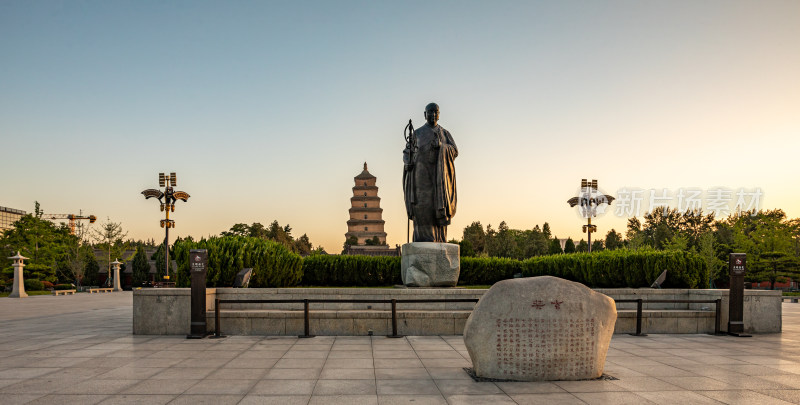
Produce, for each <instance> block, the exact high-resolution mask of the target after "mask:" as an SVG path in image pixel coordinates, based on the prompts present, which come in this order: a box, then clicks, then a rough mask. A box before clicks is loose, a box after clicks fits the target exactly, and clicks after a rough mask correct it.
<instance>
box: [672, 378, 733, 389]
mask: <svg viewBox="0 0 800 405" xmlns="http://www.w3.org/2000/svg"><path fill="white" fill-rule="evenodd" d="M658 379H660V380H663V381H666V382H668V383H670V384H672V385H675V386H678V387H681V388H682V389H684V390H690V391H710V390H717V391H718V390H735V389H738V388H740V387H737V386H735V385H732V384H728V383H726V382H723V381H720V380H715V379H713V378H710V377H658Z"/></svg>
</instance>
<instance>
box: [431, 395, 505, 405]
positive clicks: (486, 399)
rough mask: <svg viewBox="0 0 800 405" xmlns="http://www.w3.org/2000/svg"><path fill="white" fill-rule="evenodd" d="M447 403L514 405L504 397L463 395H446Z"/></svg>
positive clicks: (455, 404)
mask: <svg viewBox="0 0 800 405" xmlns="http://www.w3.org/2000/svg"><path fill="white" fill-rule="evenodd" d="M445 398H446V399H447V403H448V404H449V405H504V404H509V405H510V404H516V402H514V400H513V399H511V398H509V397H507V396H505V395H485V394H478V395H464V394H453V395H446V396H445Z"/></svg>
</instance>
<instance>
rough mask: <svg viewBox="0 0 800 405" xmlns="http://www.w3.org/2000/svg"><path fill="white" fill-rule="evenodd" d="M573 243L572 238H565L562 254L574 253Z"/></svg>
mask: <svg viewBox="0 0 800 405" xmlns="http://www.w3.org/2000/svg"><path fill="white" fill-rule="evenodd" d="M575 251H576V248H575V242H574V241H573V240H572V238H567V242H566V243H565V244H564V253H575Z"/></svg>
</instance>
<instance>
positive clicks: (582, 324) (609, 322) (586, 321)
mask: <svg viewBox="0 0 800 405" xmlns="http://www.w3.org/2000/svg"><path fill="white" fill-rule="evenodd" d="M616 320H617V310H616V306H615V304H614V300H613V299H611V298H609V297H608V296H606V295H604V294H600V293H598V292H595V291H592V290H591V289H589V288H588V287H586V286H584V285H583V284H580V283H575V282H572V281H567V280H564V279H560V278H557V277H550V276H542V277H530V278H520V279H514V280H503V281H500V282H498V283H496V284H495V285H493V286H492V288H491V289H489V291H488V292H486V294H484V296H483V297H482V298H481V300H480V301H479V302H478V305H476V306H475V310H474V311H472V314H471V315H470V317H469V319H467V324H466V326H465V327H464V343H465V345H466V346H467V350H468V351H469V357H470V359H472V365H473V367H474V370H475V374H476V375H478V376H479V377H485V378H498V379H508V380H518V381H551V380H586V379H592V378H598V377H600V376H601V375H603V368H604V366H605V361H606V353H607V352H608V346H609V344H610V343H611V335H612V334H613V333H614V324H615V322H616Z"/></svg>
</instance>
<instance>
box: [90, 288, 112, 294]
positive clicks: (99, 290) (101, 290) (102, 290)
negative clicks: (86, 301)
mask: <svg viewBox="0 0 800 405" xmlns="http://www.w3.org/2000/svg"><path fill="white" fill-rule="evenodd" d="M112 291H114V289H113V288H90V289H89V294H94V293H110V292H112Z"/></svg>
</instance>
